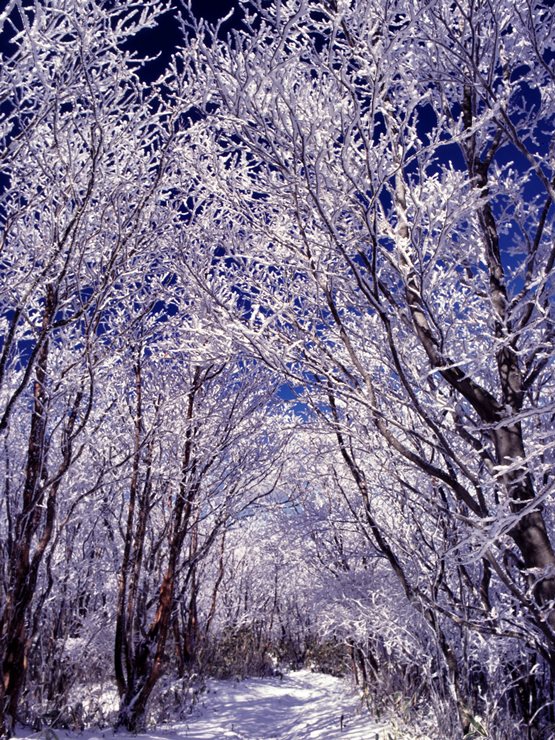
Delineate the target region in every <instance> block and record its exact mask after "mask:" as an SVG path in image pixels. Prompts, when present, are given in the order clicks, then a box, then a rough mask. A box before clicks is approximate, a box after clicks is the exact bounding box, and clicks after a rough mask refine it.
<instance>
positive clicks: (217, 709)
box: [179, 670, 387, 740]
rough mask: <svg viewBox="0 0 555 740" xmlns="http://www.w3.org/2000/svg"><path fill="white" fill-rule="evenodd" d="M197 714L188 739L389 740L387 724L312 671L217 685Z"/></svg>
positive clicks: (186, 734) (335, 680)
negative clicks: (362, 708) (380, 723)
mask: <svg viewBox="0 0 555 740" xmlns="http://www.w3.org/2000/svg"><path fill="white" fill-rule="evenodd" d="M211 689H212V690H211V691H210V693H209V694H207V696H206V698H205V699H204V701H203V704H204V707H202V708H199V710H198V711H196V712H194V713H193V716H192V717H191V719H190V721H189V723H188V731H187V730H186V729H185V728H183V729H184V731H183V733H179V736H180V737H185V738H188V739H189V740H214V739H215V738H229V740H270V739H274V738H275V739H276V740H278V739H279V740H304V738H307V739H308V738H310V739H312V738H330V739H331V738H345V739H348V740H378V738H379V740H385V739H386V738H387V732H386V729H387V728H386V727H385V725H379V724H376V723H375V722H372V721H371V720H370V719H369V717H368V715H367V714H366V713H364V712H361V705H360V700H359V699H358V697H357V696H356V695H354V694H353V692H352V691H350V690H349V689H348V687H347V684H346V683H345V682H344V681H343V680H341V679H339V678H334V677H333V676H328V675H325V674H322V673H311V672H310V671H307V670H302V671H297V672H294V673H288V674H285V675H284V676H283V678H269V679H268V678H266V679H260V678H258V679H247V680H245V681H241V682H229V681H227V682H224V681H218V682H214V683H213V684H212V685H211Z"/></svg>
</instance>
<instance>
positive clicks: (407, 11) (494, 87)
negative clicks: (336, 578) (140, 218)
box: [184, 0, 555, 725]
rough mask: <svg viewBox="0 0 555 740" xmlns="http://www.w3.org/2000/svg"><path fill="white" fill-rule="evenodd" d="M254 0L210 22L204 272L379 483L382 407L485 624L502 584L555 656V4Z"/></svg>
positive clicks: (403, 463) (227, 308)
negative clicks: (221, 22) (368, 447)
mask: <svg viewBox="0 0 555 740" xmlns="http://www.w3.org/2000/svg"><path fill="white" fill-rule="evenodd" d="M245 8H246V11H245V12H246V17H245V20H244V23H243V26H242V27H241V30H238V31H237V32H236V33H235V34H234V36H233V42H232V43H227V42H225V41H220V40H218V39H217V38H215V37H213V38H211V39H210V40H209V43H207V44H206V45H205V46H204V47H203V46H202V45H201V44H200V43H199V44H198V47H199V52H198V59H199V61H198V68H199V72H198V74H199V75H203V79H204V84H205V87H206V89H207V90H209V91H213V92H211V95H210V97H209V100H208V102H207V105H206V107H205V119H204V121H203V122H201V123H200V124H199V125H198V127H197V129H196V132H195V138H194V146H193V147H191V148H189V149H188V151H187V152H184V160H185V161H187V162H188V164H189V167H190V169H191V170H194V171H196V172H197V185H198V192H199V195H198V200H199V202H202V210H200V209H199V211H198V212H197V221H196V226H197V228H198V239H199V241H201V242H203V243H204V244H207V245H208V244H209V245H211V247H212V249H213V252H212V254H213V258H212V263H213V268H212V270H211V271H209V272H205V273H201V274H199V276H198V280H199V282H200V283H202V284H203V287H204V289H205V290H206V291H207V292H208V293H209V294H211V295H212V296H213V298H214V300H215V301H216V302H217V305H218V311H219V312H220V315H221V320H222V322H224V321H225V322H233V325H234V327H235V331H236V333H237V335H238V336H240V337H242V340H243V342H244V343H245V344H246V345H247V346H249V347H250V348H251V350H252V351H253V352H254V353H255V354H256V355H257V356H258V357H259V358H261V360H262V361H264V362H266V363H267V364H269V365H271V366H273V367H275V368H280V369H281V370H282V371H283V373H284V374H285V375H286V376H288V377H289V378H290V379H291V380H292V381H293V382H296V383H297V384H299V385H304V386H307V387H309V388H313V389H314V393H313V399H314V400H313V405H314V407H315V409H316V411H317V413H319V414H320V415H321V416H323V417H326V419H327V423H329V424H331V425H332V426H333V425H335V427H336V431H337V443H338V445H339V447H340V449H341V451H342V455H343V458H344V460H345V462H346V463H347V465H348V466H349V468H350V470H351V475H352V477H353V480H354V481H355V484H356V486H357V487H358V489H359V492H360V495H361V496H362V498H363V499H365V498H366V497H368V501H369V506H370V507H371V506H372V500H373V497H374V496H375V493H374V491H373V489H372V488H371V487H369V481H368V479H367V478H366V476H365V474H364V464H363V461H362V460H361V461H357V459H356V456H354V455H352V454H351V452H350V447H349V445H350V444H351V441H350V440H351V438H352V436H353V434H354V435H355V436H358V435H359V434H361V433H364V428H363V427H362V425H363V424H365V425H366V427H367V435H368V439H372V440H374V439H375V438H376V435H377V437H378V438H379V439H380V440H381V441H380V443H379V444H381V445H383V446H384V447H385V449H386V450H387V451H388V455H389V456H390V459H391V464H392V465H393V466H395V468H396V470H397V485H398V487H399V490H400V491H402V490H412V491H414V493H415V494H419V495H420V497H421V500H422V505H425V506H430V507H432V508H433V509H435V512H436V516H437V517H443V516H447V518H448V524H447V525H446V529H445V532H444V534H443V536H444V537H448V535H449V532H450V531H451V530H456V531H457V544H456V546H453V547H446V548H445V549H444V550H443V552H442V553H441V557H440V561H441V562H445V563H459V564H461V565H467V564H469V563H472V564H473V567H474V566H476V567H477V568H478V571H479V575H478V576H477V577H478V581H477V582H478V583H480V588H481V589H482V591H483V598H484V602H483V603H484V609H485V611H484V614H483V616H482V617H481V619H480V620H478V621H479V622H480V623H481V625H482V627H483V628H484V629H486V628H487V624H488V618H495V615H496V609H495V608H494V607H493V605H492V604H491V597H490V589H491V588H495V589H500V590H501V591H503V592H504V593H505V595H506V597H507V600H508V602H510V604H511V605H510V606H508V607H507V608H508V612H506V613H505V614H504V615H503V617H504V618H506V619H507V620H509V621H510V620H512V619H514V618H517V620H518V621H520V620H523V619H525V620H526V621H527V626H526V627H525V632H528V633H529V634H530V635H531V637H530V640H531V644H532V645H533V646H534V647H533V649H534V650H537V651H538V652H539V654H541V655H543V656H544V657H545V658H546V659H547V660H548V662H549V661H551V656H552V655H553V649H554V648H553V645H554V631H553V629H554V626H555V610H554V599H555V578H554V577H553V568H554V566H555V555H554V551H553V543H552V541H551V538H550V535H549V530H550V528H551V524H552V507H551V501H550V499H551V494H552V489H553V480H552V475H551V470H552V459H553V432H552V429H551V427H552V419H553V413H552V395H553V374H552V367H553V354H552V346H553V342H552V340H553V314H552V302H551V300H550V296H551V294H552V288H553V285H552V281H553V246H552V241H553V207H552V200H553V194H554V192H553V139H552V131H553V119H554V114H555V110H554V107H553V101H554V99H555V98H554V83H555V78H554V75H553V25H552V24H553V19H552V12H551V9H550V8H549V4H548V3H544V2H541V0H540V1H538V2H533V3H529V4H527V5H526V6H525V7H523V8H521V7H520V6H517V5H516V4H515V3H513V2H509V1H507V2H502V3H496V4H495V5H492V4H491V3H486V2H475V1H470V0H468V1H467V0H463V1H461V2H443V1H442V0H436V1H434V2H431V3H428V2H426V3H424V2H422V3H416V4H415V3H412V2H404V1H402V0H399V1H398V2H393V3H387V4H385V5H384V4H383V3H381V2H374V1H373V0H354V1H353V2H334V1H333V0H330V2H325V1H322V2H320V1H316V0H315V1H314V2H311V1H310V0H308V1H305V2H278V3H275V4H272V5H271V6H267V5H266V4H264V3H258V2H253V3H247V4H246V5H245ZM202 30H204V29H202ZM200 36H201V34H200V33H199V38H200ZM224 283H225V284H227V285H228V286H229V285H231V286H232V288H229V289H228V293H227V294H226V293H225V290H223V288H222V286H223V284H224ZM347 405H348V412H347V411H346V410H345V409H346V406H347ZM353 425H354V428H353ZM363 449H364V448H363ZM370 529H371V533H372V535H373V537H374V541H375V542H376V543H377V544H378V546H379V547H380V548H382V550H383V549H384V548H383V547H382V545H380V544H379V532H378V530H377V529H376V530H373V531H372V527H371V528H370ZM383 544H384V545H385V543H383ZM387 548H388V546H387V545H385V550H386V551H387ZM392 555H393V552H392ZM390 563H391V567H392V568H393V569H394V570H395V558H394V557H391V558H390ZM480 574H481V575H480ZM398 575H399V577H401V574H400V573H398ZM492 584H495V585H492ZM468 587H469V588H470V584H469V586H468ZM405 590H406V589H405ZM488 604H490V606H491V608H490V607H488V606H487V605H488ZM487 611H490V612H491V613H490V616H489V617H488V616H487V615H486V612H487ZM454 618H455V619H459V618H460V615H454ZM472 628H474V626H472ZM476 629H478V630H480V629H481V627H480V624H477V625H476ZM463 715H464V713H462V714H461V721H462V723H463V725H464V724H465V719H464V716H463Z"/></svg>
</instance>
